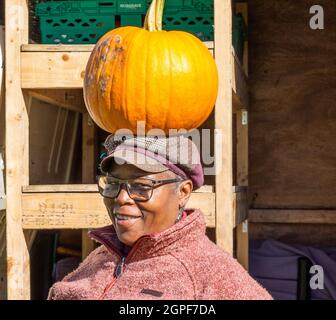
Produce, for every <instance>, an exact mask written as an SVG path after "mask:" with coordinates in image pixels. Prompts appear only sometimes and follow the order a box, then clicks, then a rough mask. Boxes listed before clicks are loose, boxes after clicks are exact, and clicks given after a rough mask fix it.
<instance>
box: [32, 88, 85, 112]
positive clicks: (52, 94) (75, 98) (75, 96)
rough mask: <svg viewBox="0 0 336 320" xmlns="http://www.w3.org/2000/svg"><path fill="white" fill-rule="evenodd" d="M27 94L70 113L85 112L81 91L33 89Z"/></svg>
mask: <svg viewBox="0 0 336 320" xmlns="http://www.w3.org/2000/svg"><path fill="white" fill-rule="evenodd" d="M28 94H29V96H31V97H33V98H35V99H38V100H41V101H44V102H47V103H50V104H53V105H55V106H59V107H62V108H66V109H69V110H71V111H75V112H80V113H84V112H87V111H86V108H85V103H84V98H83V90H82V89H75V90H66V89H34V90H29V91H28Z"/></svg>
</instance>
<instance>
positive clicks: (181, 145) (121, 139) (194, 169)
mask: <svg viewBox="0 0 336 320" xmlns="http://www.w3.org/2000/svg"><path fill="white" fill-rule="evenodd" d="M104 146H105V148H106V150H107V156H106V157H105V158H104V159H103V160H102V162H101V164H100V169H101V171H102V172H103V173H107V172H108V171H109V170H110V168H111V166H112V164H113V163H116V164H119V165H121V164H124V163H130V164H133V165H134V166H136V167H138V168H139V169H141V170H143V171H146V172H151V173H156V172H163V171H166V170H170V171H172V172H174V173H175V174H177V175H178V176H180V177H182V178H186V179H190V180H191V181H192V182H193V187H194V189H197V188H199V187H200V186H202V185H203V183H204V174H203V168H202V164H201V160H200V154H199V151H198V148H197V146H196V145H195V143H194V142H193V141H192V140H191V139H189V138H187V137H185V136H184V135H176V136H172V137H168V138H167V137H161V136H160V137H158V136H144V137H142V136H141V137H135V136H132V135H131V136H127V135H113V134H111V135H109V136H108V137H107V139H106V140H105V143H104Z"/></svg>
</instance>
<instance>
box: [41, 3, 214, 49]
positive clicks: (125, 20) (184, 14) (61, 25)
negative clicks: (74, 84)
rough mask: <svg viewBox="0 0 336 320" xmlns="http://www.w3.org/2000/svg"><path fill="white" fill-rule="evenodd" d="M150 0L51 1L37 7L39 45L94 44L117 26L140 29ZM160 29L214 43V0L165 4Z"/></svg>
mask: <svg viewBox="0 0 336 320" xmlns="http://www.w3.org/2000/svg"><path fill="white" fill-rule="evenodd" d="M150 2H151V1H150V0H100V1H91V0H86V1H85V0H83V1H80V0H77V1H52V2H44V3H39V4H37V5H36V8H35V12H36V16H37V17H39V19H40V32H41V42H42V43H46V44H53V43H54V44H55V43H63V44H85V43H96V42H97V41H98V39H99V38H100V37H101V36H102V35H103V34H105V33H106V32H107V31H109V30H111V29H113V28H116V27H119V26H126V25H132V26H138V27H141V26H142V25H143V20H144V17H145V15H146V12H147V9H148V6H149V4H150ZM163 27H164V29H165V30H184V31H188V32H191V33H193V34H195V35H196V36H198V37H199V38H200V39H201V40H203V41H207V40H208V41H211V40H213V0H203V1H196V0H166V5H165V10H164V18H163Z"/></svg>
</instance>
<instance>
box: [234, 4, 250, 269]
mask: <svg viewBox="0 0 336 320" xmlns="http://www.w3.org/2000/svg"><path fill="white" fill-rule="evenodd" d="M236 13H241V14H242V16H243V18H244V21H245V24H246V25H247V24H248V7H247V2H244V3H237V4H236ZM243 69H244V72H245V73H246V75H247V73H248V43H247V41H245V42H244V57H243ZM247 107H248V106H245V108H247ZM237 183H238V185H239V186H248V110H247V109H243V110H239V112H238V114H237ZM236 237H237V239H236V240H237V259H238V261H239V262H240V263H241V264H242V265H243V266H244V268H245V269H246V270H248V257H249V255H248V251H249V250H248V249H249V236H248V220H245V221H243V222H242V223H240V224H239V225H238V226H237V228H236Z"/></svg>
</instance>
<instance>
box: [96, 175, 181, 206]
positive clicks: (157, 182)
mask: <svg viewBox="0 0 336 320" xmlns="http://www.w3.org/2000/svg"><path fill="white" fill-rule="evenodd" d="M101 178H113V179H115V181H113V182H118V183H119V189H118V192H117V193H116V195H115V196H114V197H107V196H106V195H103V194H102V192H101V188H100V187H99V179H101ZM136 179H142V180H146V181H149V182H151V183H152V185H151V186H149V187H151V190H150V196H149V198H148V199H144V200H140V199H134V196H133V197H132V193H131V192H130V186H129V182H132V181H135V180H136ZM96 180H97V185H98V191H99V194H100V195H101V196H102V197H104V198H107V199H116V198H117V197H118V196H119V193H120V190H121V187H122V185H125V186H126V191H127V193H128V195H129V197H130V198H131V199H133V200H134V201H137V202H146V201H149V200H150V199H151V198H152V196H153V190H154V188H156V187H160V186H162V185H164V184H168V183H175V182H182V181H184V180H185V179H183V178H176V179H164V180H154V179H150V178H143V177H139V178H135V179H126V180H123V179H118V178H116V177H113V176H110V175H97V176H96ZM107 184H108V183H107Z"/></svg>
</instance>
